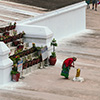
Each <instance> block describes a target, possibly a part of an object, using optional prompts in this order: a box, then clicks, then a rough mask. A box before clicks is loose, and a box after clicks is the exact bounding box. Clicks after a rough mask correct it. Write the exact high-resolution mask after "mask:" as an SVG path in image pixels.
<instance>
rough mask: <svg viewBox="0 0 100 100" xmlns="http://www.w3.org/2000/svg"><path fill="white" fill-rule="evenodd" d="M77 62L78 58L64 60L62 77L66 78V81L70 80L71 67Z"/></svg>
mask: <svg viewBox="0 0 100 100" xmlns="http://www.w3.org/2000/svg"><path fill="white" fill-rule="evenodd" d="M76 60H77V58H76V57H72V58H67V59H66V60H64V62H63V64H62V71H61V76H64V77H65V78H66V79H68V78H69V70H70V67H74V61H76Z"/></svg>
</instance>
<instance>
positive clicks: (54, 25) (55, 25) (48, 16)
mask: <svg viewBox="0 0 100 100" xmlns="http://www.w3.org/2000/svg"><path fill="white" fill-rule="evenodd" d="M20 23H21V24H28V25H40V26H47V27H48V28H49V29H50V30H52V32H53V33H54V37H55V38H56V39H62V38H65V37H67V36H69V35H72V34H77V33H80V32H82V31H84V30H85V29H86V3H85V1H83V2H80V3H76V4H73V5H70V6H66V7H64V8H61V9H58V10H54V11H51V12H48V13H45V14H43V15H40V16H37V17H34V18H30V19H27V20H26V21H25V20H24V21H23V22H20Z"/></svg>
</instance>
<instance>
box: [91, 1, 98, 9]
mask: <svg viewBox="0 0 100 100" xmlns="http://www.w3.org/2000/svg"><path fill="white" fill-rule="evenodd" d="M97 4H98V0H92V9H94V5H95V11H97Z"/></svg>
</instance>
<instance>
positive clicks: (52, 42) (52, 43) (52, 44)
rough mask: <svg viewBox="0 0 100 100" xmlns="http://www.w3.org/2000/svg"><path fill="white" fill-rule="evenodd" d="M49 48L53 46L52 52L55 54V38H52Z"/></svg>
mask: <svg viewBox="0 0 100 100" xmlns="http://www.w3.org/2000/svg"><path fill="white" fill-rule="evenodd" d="M51 46H53V52H55V47H56V46H57V43H56V39H55V38H53V40H52V41H51Z"/></svg>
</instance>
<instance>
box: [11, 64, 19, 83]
mask: <svg viewBox="0 0 100 100" xmlns="http://www.w3.org/2000/svg"><path fill="white" fill-rule="evenodd" d="M11 76H12V81H14V82H17V81H19V78H20V73H19V72H18V71H17V65H16V64H14V65H13V68H12V71H11Z"/></svg>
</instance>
